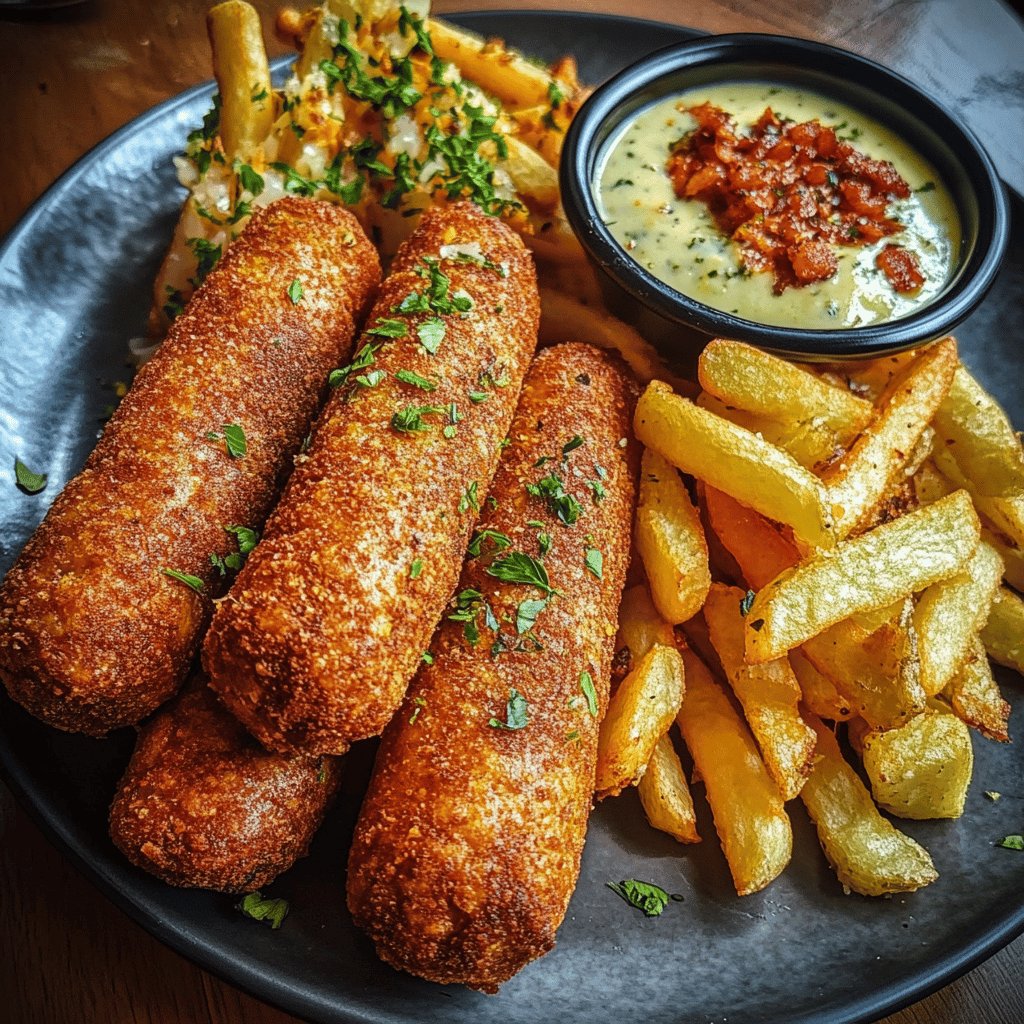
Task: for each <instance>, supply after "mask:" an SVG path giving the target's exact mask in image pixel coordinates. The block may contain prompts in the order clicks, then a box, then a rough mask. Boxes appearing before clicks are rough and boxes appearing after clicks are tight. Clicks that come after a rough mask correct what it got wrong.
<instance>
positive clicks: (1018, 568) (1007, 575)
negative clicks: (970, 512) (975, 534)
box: [981, 520, 1024, 590]
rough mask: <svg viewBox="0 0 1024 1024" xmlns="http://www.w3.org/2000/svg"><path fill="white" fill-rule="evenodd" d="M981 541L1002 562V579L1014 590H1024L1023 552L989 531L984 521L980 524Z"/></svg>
mask: <svg viewBox="0 0 1024 1024" xmlns="http://www.w3.org/2000/svg"><path fill="white" fill-rule="evenodd" d="M981 539H982V540H983V541H984V542H985V543H986V544H988V545H989V546H990V547H992V548H994V549H995V552H996V554H997V555H999V557H1000V558H1001V559H1002V560H1003V579H1005V580H1006V582H1007V583H1009V584H1010V586H1011V587H1013V588H1014V589H1015V590H1024V551H1021V549H1020V548H1018V547H1016V546H1015V545H1012V544H1010V543H1008V542H1007V541H1006V540H1005V539H1004V538H1003V537H1002V536H1001V535H1000V534H998V533H994V532H993V531H992V530H990V529H989V528H988V527H987V526H986V525H985V521H984V520H982V523H981Z"/></svg>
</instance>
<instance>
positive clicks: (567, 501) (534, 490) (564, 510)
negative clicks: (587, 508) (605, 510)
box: [526, 473, 583, 526]
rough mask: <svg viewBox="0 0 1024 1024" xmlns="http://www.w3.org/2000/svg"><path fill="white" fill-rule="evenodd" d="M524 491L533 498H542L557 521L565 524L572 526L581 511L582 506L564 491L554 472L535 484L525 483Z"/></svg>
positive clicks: (559, 479)
mask: <svg viewBox="0 0 1024 1024" xmlns="http://www.w3.org/2000/svg"><path fill="white" fill-rule="evenodd" d="M526 491H527V493H528V494H531V495H533V497H535V498H541V499H543V501H544V502H545V504H547V506H548V508H550V509H551V511H552V512H554V514H555V515H556V516H557V517H558V519H559V521H560V522H562V523H564V524H565V525H566V526H572V525H573V523H575V522H576V520H577V519H579V517H580V513H581V512H582V511H583V506H582V505H580V503H579V502H578V501H577V500H576V499H575V498H574V497H573V496H572V495H571V494H567V493H566V491H565V486H564V485H563V483H562V480H561V478H560V477H558V476H556V475H555V474H554V473H549V474H548V475H547V476H546V477H543V478H542V479H540V480H538V481H537V482H536V483H535V484H527V485H526Z"/></svg>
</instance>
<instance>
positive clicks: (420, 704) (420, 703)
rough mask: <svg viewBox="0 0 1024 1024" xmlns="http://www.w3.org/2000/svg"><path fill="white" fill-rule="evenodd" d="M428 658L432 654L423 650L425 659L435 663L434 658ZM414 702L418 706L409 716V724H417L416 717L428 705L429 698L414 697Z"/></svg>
mask: <svg viewBox="0 0 1024 1024" xmlns="http://www.w3.org/2000/svg"><path fill="white" fill-rule="evenodd" d="M427 658H430V655H429V654H428V653H427V652H426V651H424V652H423V660H424V661H426V662H427V664H428V665H433V664H434V659H433V658H430V660H429V661H427ZM412 702H413V704H415V705H416V707H414V708H413V709H412V714H411V715H410V716H409V724H410V725H415V724H416V719H417V718H419V717H420V712H421V711H422V710H423V709H424V708H425V707H426V706H427V698H426V697H413V699H412Z"/></svg>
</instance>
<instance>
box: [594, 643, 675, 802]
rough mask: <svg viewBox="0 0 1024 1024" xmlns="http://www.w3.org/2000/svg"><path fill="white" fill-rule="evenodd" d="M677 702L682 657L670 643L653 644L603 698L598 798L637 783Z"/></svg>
mask: <svg viewBox="0 0 1024 1024" xmlns="http://www.w3.org/2000/svg"><path fill="white" fill-rule="evenodd" d="M682 702H683V660H682V658H681V657H680V655H679V652H678V651H677V650H676V649H675V648H674V647H665V646H663V645H662V644H656V645H655V646H654V647H652V648H651V649H650V650H649V651H648V652H647V653H646V654H645V655H644V656H643V657H642V658H641V659H640V660H639V661H638V662H637V663H636V667H635V668H634V669H633V671H632V672H630V673H629V675H628V676H626V678H625V679H623V680H622V682H621V683H620V684H619V688H618V689H617V690H616V691H615V693H614V694H613V695H612V698H611V700H610V701H609V702H608V712H607V714H606V715H605V717H604V721H603V722H602V723H601V732H600V734H599V735H598V740H597V781H596V784H595V789H596V791H597V797H598V799H604V797H606V796H617V795H618V794H619V793H621V792H622V790H624V789H625V788H626V787H627V786H632V785H634V784H636V783H637V782H639V781H640V778H641V777H642V776H643V774H644V769H645V768H646V767H647V763H648V762H649V761H650V759H651V755H652V754H653V753H654V746H655V744H656V743H657V742H658V740H659V739H660V738H661V737H662V736H664V735H665V733H666V732H668V728H669V726H670V725H671V724H672V719H673V718H675V716H676V714H677V713H678V711H679V706H680V704H682Z"/></svg>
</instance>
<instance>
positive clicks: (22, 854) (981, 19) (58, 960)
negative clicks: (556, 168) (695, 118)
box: [0, 0, 1024, 1024]
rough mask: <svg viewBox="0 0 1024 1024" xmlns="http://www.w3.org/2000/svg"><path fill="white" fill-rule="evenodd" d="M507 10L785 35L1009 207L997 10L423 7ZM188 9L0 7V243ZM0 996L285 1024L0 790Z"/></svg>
mask: <svg viewBox="0 0 1024 1024" xmlns="http://www.w3.org/2000/svg"><path fill="white" fill-rule="evenodd" d="M279 2H280V0H255V6H256V7H257V8H258V9H259V10H260V13H261V15H262V17H263V21H264V27H265V34H266V36H267V38H268V40H270V49H271V52H272V54H277V53H281V52H283V51H284V49H285V48H284V47H283V46H282V45H281V44H279V43H277V42H275V41H274V40H273V33H272V23H273V12H274V11H275V10H276V8H277V7H278V6H279ZM513 5H515V6H518V7H521V8H524V9H526V8H548V7H557V6H563V7H573V8H574V9H577V10H588V11H594V12H607V13H620V14H630V15H634V16H641V17H647V18H653V19H660V20H663V21H671V22H677V23H680V24H688V25H691V26H693V27H696V28H702V29H705V30H708V31H712V32H733V31H769V32H776V33H782V34H792V35H799V36H806V37H810V38H816V39H820V40H823V41H826V42H831V43H835V44H838V45H841V46H843V47H845V48H847V49H851V50H854V51H857V52H859V53H862V54H866V55H868V56H871V57H873V58H875V59H877V60H879V61H881V62H882V63H885V64H887V65H889V66H891V67H893V68H895V69H897V70H899V71H902V72H903V73H904V74H905V75H907V76H908V77H910V78H912V79H914V80H915V81H917V82H918V83H920V84H922V85H923V86H924V87H925V88H927V89H929V90H930V91H931V92H932V93H933V94H935V95H936V96H939V97H941V98H942V99H943V101H944V102H945V103H946V104H947V105H949V106H951V107H954V108H955V109H957V110H958V111H960V112H961V113H962V114H963V115H964V116H965V117H966V118H967V120H968V121H969V123H970V124H971V126H972V127H973V128H974V130H975V131H976V133H977V134H978V135H979V136H980V137H981V138H982V140H983V141H984V143H985V144H986V146H987V147H988V148H989V150H990V152H991V154H992V156H993V158H994V159H995V161H996V163H997V166H998V167H999V170H1000V173H1001V174H1002V175H1003V177H1004V178H1005V180H1006V181H1007V182H1008V183H1009V184H1010V185H1011V186H1012V187H1014V188H1015V189H1017V191H1019V192H1022V193H1024V162H1022V161H1021V160H1020V157H1019V151H1018V149H1017V147H1018V146H1019V136H1020V125H1021V123H1022V116H1024V24H1022V22H1021V21H1020V19H1019V18H1017V17H1016V16H1015V15H1014V14H1013V12H1012V11H1011V10H1010V9H1009V8H1008V7H1007V6H1005V5H1004V4H1003V3H1001V2H1000V0H976V2H974V3H972V4H970V5H969V6H968V5H966V4H964V3H963V2H962V0H929V2H926V3H920V2H917V3H915V2H907V0H860V2H857V3H849V2H846V0H805V2H800V3H797V2H795V0H794V2H792V3H786V2H783V0H705V2H704V3H702V4H699V5H684V4H682V3H680V2H678V0H643V2H637V0H632V2H630V0H603V2H595V0H578V2H576V3H572V2H571V0H562V2H561V4H559V3H558V0H520V2H519V3H517V4H514V0H437V2H436V4H435V9H436V11H438V12H450V11H458V10H468V9H481V8H507V7H509V6H513ZM205 7H206V5H205V4H204V3H198V2H181V0H177V2H176V0H92V2H90V3H87V4H84V5H82V6H80V7H75V8H70V9H68V10H67V11H64V12H51V13H48V14H44V15H34V16H22V17H20V18H19V19H17V20H13V19H11V18H10V17H9V18H8V20H4V16H3V13H2V8H0V94H2V95H3V96H4V97H5V100H6V104H7V105H6V116H5V119H4V128H3V131H2V142H3V144H2V146H0V170H2V171H3V172H4V173H3V179H2V180H3V181H4V188H3V190H2V191H0V233H2V232H5V231H6V230H7V229H9V228H10V227H11V226H12V225H13V224H14V223H15V221H16V220H17V219H18V217H20V216H21V214H22V213H23V212H24V211H25V209H26V208H27V207H28V205H29V204H30V203H31V202H32V200H34V199H35V198H36V197H37V196H38V195H40V194H41V193H42V191H43V190H44V189H45V188H46V187H47V185H49V184H50V182H51V181H53V180H54V179H55V178H56V177H57V176H58V175H59V174H60V173H61V172H62V171H63V170H65V169H66V168H67V167H69V166H70V165H71V164H72V163H73V162H74V161H75V160H76V159H77V158H78V157H80V156H81V155H82V154H83V153H84V152H85V151H86V150H88V149H89V148H90V147H91V146H93V145H95V144H96V143H97V142H98V141H99V140H100V139H102V138H104V137H105V136H106V135H108V134H109V133H110V132H111V131H113V130H114V129H116V128H118V127H120V126H121V125H123V124H125V123H127V122H128V121H130V120H131V119H132V118H133V117H135V116H137V115H138V114H140V113H141V112H142V111H144V110H146V109H148V108H149V107H151V106H152V105H153V104H155V103H158V102H159V101H161V100H163V99H165V98H167V97H168V96H171V95H174V94H175V93H177V92H180V91H181V90H182V89H184V88H187V87H188V86H190V85H193V84H194V83H196V82H199V81H203V80H205V79H207V78H209V77H210V64H209V56H208V46H207V43H206V38H205V28H204V18H203V15H204V10H205ZM567 45H569V44H568V43H567ZM838 969H841V966H840V965H837V970H838ZM1022 978H1024V939H1020V940H1018V941H1017V942H1015V943H1013V944H1012V945H1010V946H1009V947H1007V948H1006V949H1005V950H1003V951H1002V952H1000V953H998V954H997V955H996V956H995V957H993V958H992V959H991V960H989V961H988V962H987V963H985V964H983V965H982V966H981V967H979V968H977V969H976V970H974V971H973V972H971V973H970V974H968V975H967V976H965V977H964V978H962V979H960V980H959V981H957V982H954V983H953V984H952V985H949V986H947V987H946V988H944V989H942V990H941V991H939V992H937V993H936V994H934V995H932V996H930V997H929V998H927V999H925V1000H923V1001H922V1002H920V1003H917V1004H916V1005H914V1006H912V1007H910V1008H908V1009H906V1010H904V1011H903V1012H901V1013H897V1014H895V1015H893V1016H891V1017H889V1018H887V1019H886V1022H885V1024H980V1022H985V1024H1004V1022H1005V1024H1009V1022H1013V1021H1021V1020H1024V982H1022ZM0 993H2V995H0V1000H2V1002H0V1006H2V1007H3V1010H2V1011H0V1019H2V1020H4V1021H6V1022H10V1024H96V1022H103V1024H108V1022H109V1024H128V1022H134V1024H177V1022H201V1021H210V1022H211V1024H297V1022H296V1019H295V1018H293V1017H291V1016H289V1015H287V1014H284V1013H282V1012H280V1011H278V1010H276V1009H273V1008H272V1007H269V1006H266V1005H265V1004H263V1003H260V1002H259V1001H257V1000H255V999H253V998H251V997H249V996H247V995H244V994H243V993H240V992H239V991H237V990H236V989H234V988H233V987H231V986H230V985H227V984H225V983H224V982H222V981H220V980H218V979H216V978H214V977H212V976H211V975H209V974H207V973H206V972H204V971H201V970H200V969H199V968H198V967H195V966H194V965H193V964H191V963H189V962H188V961H186V960H184V959H183V958H181V957H179V956H178V955H177V954H175V953H173V952H171V951H170V950H169V949H167V948H166V947H164V946H162V945H161V944H160V943H158V942H157V941H156V940H155V939H153V938H151V937H150V936H149V935H147V934H146V933H145V932H144V931H142V929H141V928H139V927H138V926H137V925H136V924H134V923H133V922H132V921H130V920H129V919H128V918H127V917H126V916H125V915H124V914H122V912H121V911H120V910H118V909H117V908H116V907H115V906H114V905H113V904H111V903H110V902H109V901H107V899H106V898H105V897H103V896H102V895H100V893H99V892H98V891H97V890H95V889H94V888H93V887H92V886H91V885H90V884H89V883H88V882H86V881H85V880H84V879H83V878H82V877H81V876H80V875H79V874H78V873H77V871H76V870H75V869H74V868H73V867H72V866H71V865H70V864H69V863H68V862H67V861H66V860H65V859H64V857H63V856H62V855H61V854H59V853H58V852H57V851H56V850H55V849H53V848H52V847H51V846H50V845H49V844H48V843H47V841H46V840H45V839H44V838H43V836H42V835H41V834H40V833H39V831H38V830H37V829H36V827H35V825H34V824H33V823H32V822H31V821H30V820H29V818H28V817H27V816H26V814H25V813H24V812H23V811H22V810H20V809H19V808H18V807H17V806H16V804H15V802H14V800H13V797H12V796H11V794H10V793H9V791H8V790H6V789H5V788H4V787H2V786H0Z"/></svg>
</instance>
